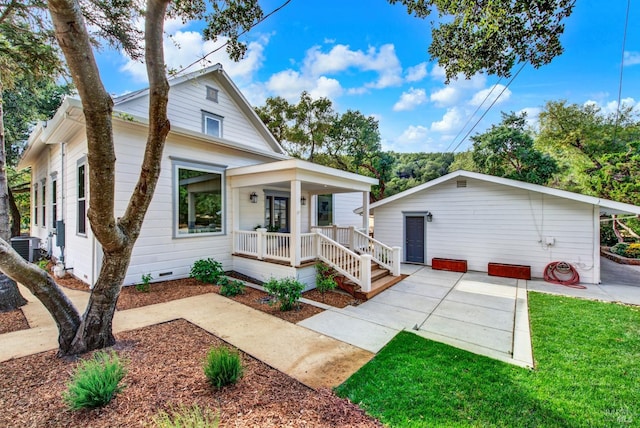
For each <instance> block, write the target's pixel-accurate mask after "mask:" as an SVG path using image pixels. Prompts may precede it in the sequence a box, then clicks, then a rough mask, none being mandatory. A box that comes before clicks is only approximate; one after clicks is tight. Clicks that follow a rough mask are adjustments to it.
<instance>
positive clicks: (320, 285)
mask: <svg viewBox="0 0 640 428" xmlns="http://www.w3.org/2000/svg"><path fill="white" fill-rule="evenodd" d="M334 277H335V275H334V274H333V273H331V268H330V267H328V266H327V265H325V264H324V263H318V264H316V289H317V290H318V291H319V292H320V294H322V295H323V298H324V293H326V292H327V291H331V290H334V289H335V288H336V286H337V284H336V280H335V279H334Z"/></svg>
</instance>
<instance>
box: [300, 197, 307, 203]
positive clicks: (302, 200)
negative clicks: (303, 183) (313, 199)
mask: <svg viewBox="0 0 640 428" xmlns="http://www.w3.org/2000/svg"><path fill="white" fill-rule="evenodd" d="M300 205H307V198H305V197H304V196H303V197H301V198H300Z"/></svg>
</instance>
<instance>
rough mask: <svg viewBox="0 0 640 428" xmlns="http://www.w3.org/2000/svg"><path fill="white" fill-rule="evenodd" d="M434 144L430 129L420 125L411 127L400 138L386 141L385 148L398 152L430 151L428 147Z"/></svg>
mask: <svg viewBox="0 0 640 428" xmlns="http://www.w3.org/2000/svg"><path fill="white" fill-rule="evenodd" d="M432 143H433V138H431V135H430V133H429V129H427V128H425V127H424V126H420V125H410V126H409V127H408V128H407V129H405V130H404V131H403V132H402V134H400V135H399V136H398V137H396V138H394V139H393V140H391V141H388V140H385V143H384V145H383V148H384V149H385V150H393V151H398V152H418V151H430V150H428V149H427V148H426V147H427V146H429V145H431V144H432Z"/></svg>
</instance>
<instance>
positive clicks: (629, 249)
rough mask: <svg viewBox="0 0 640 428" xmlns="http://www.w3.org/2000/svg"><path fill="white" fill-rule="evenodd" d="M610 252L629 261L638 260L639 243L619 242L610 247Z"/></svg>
mask: <svg viewBox="0 0 640 428" xmlns="http://www.w3.org/2000/svg"><path fill="white" fill-rule="evenodd" d="M611 252H612V253H615V254H618V255H620V256H622V257H628V258H630V259H640V243H633V244H629V243H626V242H620V243H617V244H616V245H614V246H613V247H611Z"/></svg>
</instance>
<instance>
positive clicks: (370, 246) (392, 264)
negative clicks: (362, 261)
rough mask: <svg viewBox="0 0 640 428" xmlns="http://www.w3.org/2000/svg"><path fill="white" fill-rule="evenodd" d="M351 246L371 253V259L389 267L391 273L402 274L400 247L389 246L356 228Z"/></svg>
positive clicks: (360, 251)
mask: <svg viewBox="0 0 640 428" xmlns="http://www.w3.org/2000/svg"><path fill="white" fill-rule="evenodd" d="M351 248H352V249H353V250H354V251H355V252H357V253H360V254H369V255H370V256H371V260H373V261H374V262H375V263H377V264H378V265H379V266H381V267H383V268H385V269H387V270H388V271H389V272H391V275H393V276H399V275H400V247H389V246H388V245H385V244H383V243H382V242H380V241H376V240H375V239H373V238H372V237H370V236H369V235H366V234H364V233H362V232H360V231H358V230H354V231H353V234H352V247H351Z"/></svg>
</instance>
